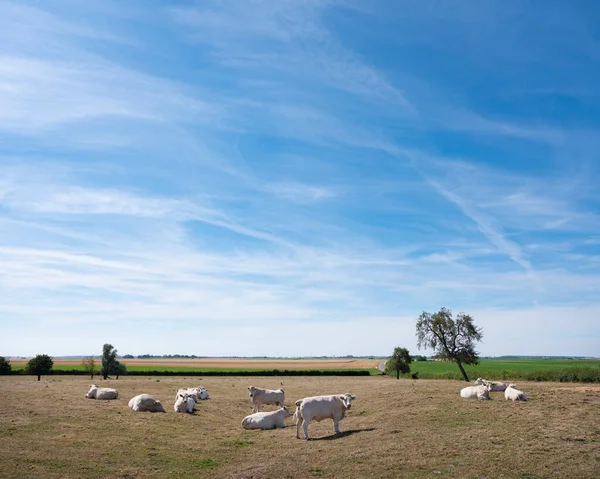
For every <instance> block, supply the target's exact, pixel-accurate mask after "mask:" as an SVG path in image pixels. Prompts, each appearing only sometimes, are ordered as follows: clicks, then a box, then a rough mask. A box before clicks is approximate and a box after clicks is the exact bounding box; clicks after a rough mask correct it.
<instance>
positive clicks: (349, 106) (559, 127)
mask: <svg viewBox="0 0 600 479" xmlns="http://www.w3.org/2000/svg"><path fill="white" fill-rule="evenodd" d="M599 31H600V16H599V15H598V11H597V5H596V4H595V2H592V1H589V2H585V1H582V2H576V3H573V2H566V1H548V2H544V5H543V8H542V6H541V5H540V3H539V2H508V3H507V2H503V1H479V2H440V1H435V2H434V1H422V2H413V1H399V0H390V1H383V0H374V1H369V2H363V1H353V0H273V1H268V0H264V1H259V0H255V1H252V0H248V1H238V0H229V1H228V0H214V1H211V0H206V1H197V2H186V1H180V2H172V3H168V2H162V1H146V0H144V1H141V0H140V1H128V2H117V1H110V0H106V1H102V2H80V1H75V0H61V1H51V0H48V1H44V2H38V1H30V2H28V1H10V0H9V1H4V2H1V3H0V271H1V273H0V327H1V330H2V334H1V335H0V355H5V356H12V355H33V354H38V353H46V354H51V355H67V354H92V353H98V354H99V353H100V351H101V348H102V344H103V343H105V342H109V343H111V344H113V345H114V346H115V347H116V348H117V349H118V350H119V352H120V353H121V354H126V353H130V354H144V353H153V354H160V353H170V354H175V353H181V354H197V355H207V356H218V355H239V356H244V355H271V356H288V355H292V356H293V355H298V356H307V355H346V354H356V355H363V354H383V355H385V354H390V353H391V351H392V350H393V348H394V347H395V346H404V347H408V348H409V349H410V351H411V352H413V353H417V352H418V351H417V348H416V338H415V331H414V329H415V322H416V319H417V317H418V316H419V314H420V313H421V312H422V311H423V310H425V311H429V312H434V311H437V310H438V309H439V308H440V307H442V306H446V307H448V308H450V309H451V310H453V311H454V312H455V313H458V312H466V313H469V314H471V315H472V316H473V317H474V319H475V322H476V324H477V325H479V326H481V327H482V328H483V331H484V341H483V342H482V343H481V344H480V345H479V351H480V352H481V353H482V354H484V355H503V354H542V355H546V354H547V355H563V354H564V355H586V356H600V304H599V303H598V299H599V297H600V295H599V293H600V214H599V212H600V189H599V188H598V183H599V181H600V161H599V151H598V140H597V138H598V134H599V131H598V130H599V128H598V127H599V126H600V113H599V112H600V108H599V107H600V87H599V85H600V36H599V35H598V32H599Z"/></svg>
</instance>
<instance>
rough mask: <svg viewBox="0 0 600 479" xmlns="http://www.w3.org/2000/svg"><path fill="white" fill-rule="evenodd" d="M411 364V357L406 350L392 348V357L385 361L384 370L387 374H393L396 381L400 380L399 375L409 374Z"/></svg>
mask: <svg viewBox="0 0 600 479" xmlns="http://www.w3.org/2000/svg"><path fill="white" fill-rule="evenodd" d="M411 362H412V357H411V356H410V353H409V352H408V349H406V348H399V347H398V348H394V354H392V357H391V358H390V359H388V360H387V362H386V364H385V369H386V372H387V373H388V374H389V373H390V372H395V373H396V379H400V373H402V374H407V373H410V363H411Z"/></svg>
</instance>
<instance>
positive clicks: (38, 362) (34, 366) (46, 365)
mask: <svg viewBox="0 0 600 479" xmlns="http://www.w3.org/2000/svg"><path fill="white" fill-rule="evenodd" d="M53 365H54V361H52V358H51V357H50V356H48V355H47V354H38V355H37V356H36V357H35V358H32V359H30V360H29V361H28V362H27V366H26V367H25V373H26V374H33V375H34V376H37V378H38V381H39V380H40V379H41V376H42V374H44V375H45V374H48V373H49V372H50V370H51V369H52V366H53Z"/></svg>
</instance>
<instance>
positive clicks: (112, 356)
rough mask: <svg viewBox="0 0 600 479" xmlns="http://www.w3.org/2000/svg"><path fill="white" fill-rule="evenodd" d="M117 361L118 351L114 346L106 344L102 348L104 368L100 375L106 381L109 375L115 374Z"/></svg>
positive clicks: (101, 369)
mask: <svg viewBox="0 0 600 479" xmlns="http://www.w3.org/2000/svg"><path fill="white" fill-rule="evenodd" d="M116 361H117V350H116V349H115V348H114V347H113V345H112V344H105V345H104V346H103V347H102V367H101V368H100V374H102V377H103V378H104V379H106V378H108V375H109V374H112V373H113V372H114V369H115V362H116Z"/></svg>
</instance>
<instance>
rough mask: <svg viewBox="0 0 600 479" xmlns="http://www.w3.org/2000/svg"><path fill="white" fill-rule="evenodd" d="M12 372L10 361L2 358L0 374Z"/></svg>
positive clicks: (0, 360) (0, 359)
mask: <svg viewBox="0 0 600 479" xmlns="http://www.w3.org/2000/svg"><path fill="white" fill-rule="evenodd" d="M11 370H12V366H11V365H10V360H9V359H6V358H5V357H3V356H0V374H10V372H11Z"/></svg>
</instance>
